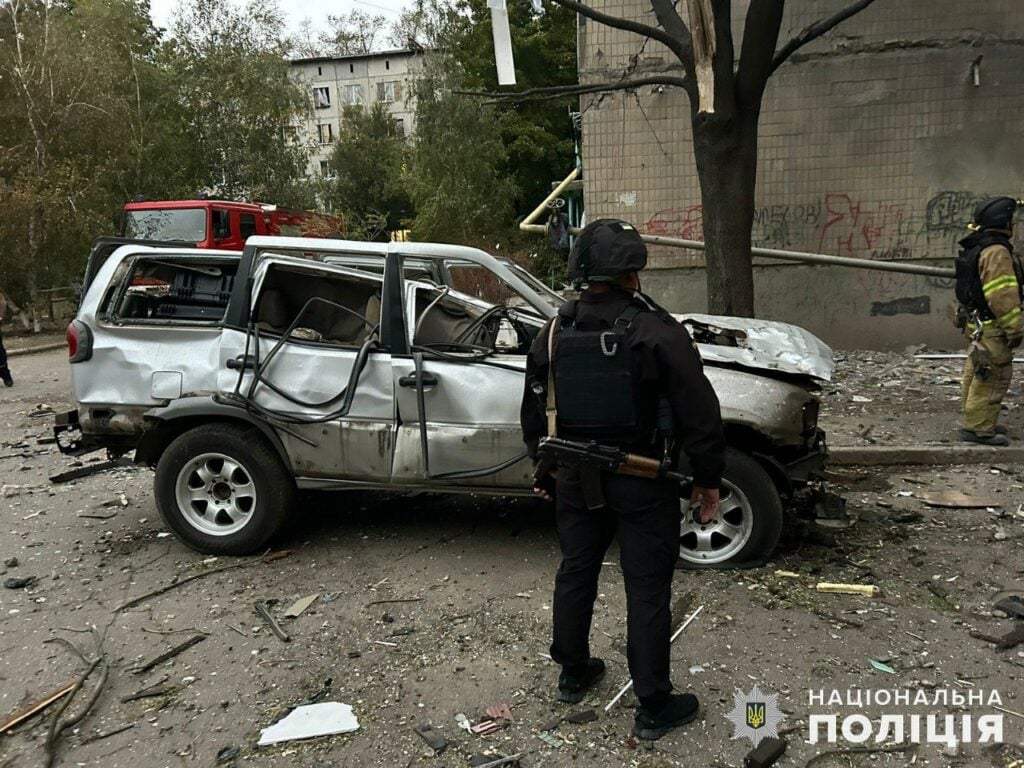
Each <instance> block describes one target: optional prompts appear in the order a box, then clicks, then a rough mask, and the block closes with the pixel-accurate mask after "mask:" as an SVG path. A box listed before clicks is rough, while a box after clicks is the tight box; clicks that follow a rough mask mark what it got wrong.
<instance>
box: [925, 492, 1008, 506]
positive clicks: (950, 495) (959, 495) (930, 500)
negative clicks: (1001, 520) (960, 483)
mask: <svg viewBox="0 0 1024 768" xmlns="http://www.w3.org/2000/svg"><path fill="white" fill-rule="evenodd" d="M921 501H923V502H924V503H925V504H927V505H928V506H929V507H948V508H949V509H985V508H986V507H996V508H999V507H1002V506H1003V501H1002V499H997V498H995V497H988V498H984V497H975V496H968V495H967V494H966V493H964V492H963V491H935V492H932V493H923V494H921Z"/></svg>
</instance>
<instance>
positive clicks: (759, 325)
mask: <svg viewBox="0 0 1024 768" xmlns="http://www.w3.org/2000/svg"><path fill="white" fill-rule="evenodd" d="M674 317H675V318H676V319H677V320H679V321H680V322H681V323H683V324H684V325H686V327H687V328H688V329H689V330H690V335H692V336H693V338H694V341H696V342H697V344H698V346H699V347H700V354H701V357H702V358H704V360H706V361H708V362H712V363H723V364H731V365H739V366H742V367H744V368H753V369H757V370H770V371H779V372H780V373H788V374H794V375H797V376H810V377H811V378H812V379H816V380H818V381H831V379H832V370H833V368H834V367H835V360H834V357H833V355H832V349H831V348H830V347H829V346H828V345H827V344H826V343H825V342H823V341H822V340H821V339H819V338H818V337H817V336H815V335H814V334H813V333H810V332H809V331H805V330H804V329H803V328H799V327H797V326H795V325H790V324H789V323H780V322H776V321H774V320H757V319H752V318H746V317H722V316H718V315H695V314H686V315H674Z"/></svg>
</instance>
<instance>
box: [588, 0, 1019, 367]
mask: <svg viewBox="0 0 1024 768" xmlns="http://www.w3.org/2000/svg"><path fill="white" fill-rule="evenodd" d="M845 4H846V0H821V1H820V2H815V3H801V4H799V6H798V5H797V4H796V3H791V4H790V7H791V9H790V11H789V12H788V15H787V18H786V20H785V21H784V23H783V32H782V34H781V35H780V46H781V45H782V43H783V42H784V41H785V40H787V39H789V37H791V36H792V35H793V34H794V33H795V32H796V31H798V30H800V29H802V28H803V27H805V26H806V25H807V24H809V23H811V22H813V21H814V20H816V19H817V18H820V17H823V16H826V15H828V14H829V12H830V11H831V10H834V9H835V8H838V7H840V6H841V5H845ZM595 5H596V6H597V7H599V8H601V9H602V10H605V11H607V12H610V13H616V14H618V15H625V16H631V17H635V18H640V19H643V20H645V21H648V22H649V23H653V19H652V18H651V17H650V14H649V13H648V14H644V13H643V12H642V8H643V7H647V5H646V3H645V2H643V0H598V1H597V2H596V3H595ZM681 5H683V4H681ZM745 7H746V3H745V2H742V1H741V0H736V2H734V39H735V40H736V41H737V50H739V45H738V42H739V40H740V36H741V34H742V22H743V15H744V10H745ZM979 56H980V57H982V58H981V61H980V66H979V72H978V74H979V79H980V84H979V85H977V86H976V85H975V84H974V80H973V75H972V63H973V62H974V61H976V60H977V59H978V57H979ZM634 61H635V62H636V63H635V64H633V65H632V66H633V68H634V70H635V71H636V72H637V74H651V73H655V72H660V71H670V72H671V71H678V70H677V68H675V67H673V64H672V61H673V59H672V55H671V54H670V53H669V52H668V51H667V50H666V49H664V48H662V47H661V46H660V45H658V44H656V43H650V42H648V43H646V44H644V41H643V40H642V39H641V38H638V37H637V36H635V35H632V34H630V33H627V32H621V31H617V30H611V29H609V28H607V27H602V26H600V25H597V24H594V23H593V22H581V26H580V67H581V75H580V76H581V80H582V81H583V82H598V81H603V80H607V79H609V78H616V77H621V75H622V72H623V70H624V69H626V68H627V67H629V66H631V62H634ZM582 110H583V120H584V123H583V126H584V130H583V133H584V140H583V162H584V170H585V194H586V202H587V216H588V218H589V219H593V218H597V217H601V216H616V217H621V218H624V219H627V220H630V221H633V222H634V223H636V224H637V225H638V226H639V227H640V228H641V229H642V230H644V231H647V232H651V233H657V234H668V235H674V236H679V237H684V238H693V239H698V240H700V239H703V229H702V219H703V216H702V210H703V209H702V206H701V199H700V192H699V187H698V183H697V176H696V169H695V167H694V162H693V155H692V143H691V137H690V127H689V104H688V101H687V98H686V95H685V93H683V92H682V91H681V90H680V89H675V88H671V87H669V88H665V89H663V90H662V92H658V91H657V90H656V89H654V88H644V89H641V90H640V91H637V92H621V93H613V94H603V95H601V96H597V97H584V100H583V104H582ZM759 142H760V160H759V165H758V194H757V206H756V210H755V224H754V240H755V243H756V244H757V245H763V246H766V247H776V248H787V249H792V250H806V251H815V252H823V253H832V254H837V255H842V256H855V257H860V258H871V259H886V260H905V259H906V260H930V261H931V263H944V264H945V265H946V266H951V259H952V257H953V256H954V255H955V253H956V241H957V240H958V239H959V238H960V237H962V236H963V235H964V234H966V230H965V225H966V223H967V222H968V221H969V220H970V212H971V209H972V208H973V206H974V204H975V203H976V202H977V200H978V199H980V198H982V197H984V196H987V195H991V194H1009V195H1013V196H1017V197H1019V198H1024V2H1021V1H1020V0H989V1H988V2H985V3H963V2H958V1H956V0H903V2H900V3H888V2H878V3H875V4H874V5H872V6H871V7H870V8H869V9H868V10H866V11H864V12H862V13H861V14H859V15H858V16H855V17H854V18H852V19H850V20H848V21H847V22H845V23H844V24H843V25H842V26H841V27H839V28H838V29H837V31H836V32H835V33H834V34H833V35H831V36H829V37H828V38H827V39H824V40H820V41H817V42H815V43H813V44H812V45H809V46H807V47H806V48H804V49H802V50H801V51H800V52H799V54H798V55H797V56H796V57H794V59H793V60H792V61H791V63H789V64H785V65H783V66H782V67H781V68H780V69H779V70H778V71H777V72H776V74H775V75H774V76H773V78H772V79H771V81H770V82H769V85H768V89H767V92H766V94H765V99H764V108H763V111H762V118H761V126H760V138H759ZM1019 229H1024V227H1022V228H1019ZM936 260H939V261H936ZM702 265H703V256H702V255H701V254H699V253H693V252H685V251H673V250H670V249H657V250H655V251H654V252H653V258H652V267H654V268H656V269H663V270H667V271H665V272H662V273H658V274H654V273H652V274H651V275H650V276H649V277H648V278H647V283H648V284H649V285H651V286H656V287H657V292H659V293H661V294H662V295H663V297H665V298H666V299H667V300H668V302H669V303H670V304H672V303H674V302H676V301H679V302H684V303H686V304H688V305H690V306H686V307H685V308H687V309H699V308H702V307H703V304H702V301H703V294H704V288H703V283H704V276H703V270H702V269H701V267H702ZM695 269H696V270H700V271H699V273H696V274H693V273H692V270H695ZM756 280H757V286H756V287H757V301H758V306H757V311H758V314H759V315H760V316H763V317H769V318H773V319H784V320H788V321H791V322H796V323H799V324H800V325H803V326H805V327H807V328H810V329H812V330H814V331H815V332H817V333H819V334H820V335H821V336H822V337H823V338H824V339H825V340H826V341H828V342H830V343H832V344H835V345H839V346H842V345H848V344H855V345H857V346H871V347H878V348H887V347H890V348H901V347H903V346H906V345H909V344H916V343H921V342H926V343H929V344H939V343H943V344H945V345H950V344H955V343H957V338H956V337H955V335H952V334H951V332H950V331H949V324H948V320H947V309H948V306H949V304H950V302H951V298H952V291H951V288H949V287H947V286H945V285H942V284H941V281H938V282H936V281H931V282H928V281H927V280H926V279H925V278H920V277H913V276H899V275H890V274H888V273H876V272H861V271H853V270H842V269H838V268H820V267H808V268H804V267H793V266H788V265H784V266H765V267H759V268H758V269H757V270H756ZM925 296H927V297H928V300H927V301H925V300H924V299H923V298H922V297H925ZM693 304H696V306H693ZM678 308H679V309H683V308H684V307H683V306H682V305H680V306H679V307H678ZM889 312H891V313H894V314H884V313H889ZM917 313H923V314H917Z"/></svg>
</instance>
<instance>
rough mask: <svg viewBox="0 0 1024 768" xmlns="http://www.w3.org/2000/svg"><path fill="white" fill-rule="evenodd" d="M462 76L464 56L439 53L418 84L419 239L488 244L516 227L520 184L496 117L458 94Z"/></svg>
mask: <svg viewBox="0 0 1024 768" xmlns="http://www.w3.org/2000/svg"><path fill="white" fill-rule="evenodd" d="M461 82H462V75H461V69H460V67H459V64H458V62H457V61H455V60H454V59H453V58H452V57H450V56H448V55H446V54H445V53H444V52H438V53H436V54H435V55H434V56H432V57H429V58H428V59H427V60H426V63H425V64H424V68H423V71H422V76H421V77H420V79H419V80H418V82H417V86H416V89H415V92H416V135H415V138H414V140H413V151H412V163H411V167H410V173H409V192H410V195H411V197H412V201H413V205H414V207H415V209H416V219H415V222H414V224H413V227H412V232H413V237H414V238H415V239H416V240H435V241H440V242H449V243H483V242H486V241H487V240H489V239H493V238H495V237H501V236H503V235H504V234H506V233H507V232H508V231H509V230H510V229H511V227H512V225H513V218H514V213H513V211H514V208H513V200H514V197H515V193H516V187H515V183H514V181H513V180H512V179H511V178H509V177H508V176H506V175H505V173H504V168H505V165H506V161H507V154H506V150H505V147H504V145H503V144H502V141H501V137H500V136H499V135H498V133H497V131H495V129H494V125H495V120H496V115H495V114H494V112H493V110H492V109H490V108H489V107H487V106H482V105H481V104H480V101H479V99H474V98H472V97H467V96H459V95H457V94H454V93H452V90H453V89H454V90H457V88H458V86H459V85H461ZM453 86H454V88H453Z"/></svg>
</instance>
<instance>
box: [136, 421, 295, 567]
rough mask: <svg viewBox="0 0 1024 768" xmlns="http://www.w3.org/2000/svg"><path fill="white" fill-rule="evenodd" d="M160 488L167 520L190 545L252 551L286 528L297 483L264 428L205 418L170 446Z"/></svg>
mask: <svg viewBox="0 0 1024 768" xmlns="http://www.w3.org/2000/svg"><path fill="white" fill-rule="evenodd" d="M153 495H154V497H155V499H156V506H157V509H158V510H159V511H160V514H161V516H162V517H163V519H164V522H166V523H167V526H168V527H169V528H170V529H171V530H172V531H174V533H175V534H176V535H177V537H178V538H179V539H180V540H181V541H182V542H184V543H185V544H186V545H187V546H189V547H191V548H192V549H194V550H196V551H198V552H203V553H205V554H210V555H247V554H251V553H253V552H255V551H257V550H259V549H261V548H263V547H264V546H265V545H266V544H267V542H269V541H270V540H271V539H272V538H273V537H274V535H275V534H276V533H277V532H278V531H279V530H280V528H281V526H282V524H283V523H284V521H285V518H286V516H287V514H288V511H289V509H290V508H291V507H292V505H293V503H294V499H295V483H294V481H293V480H292V477H291V475H290V474H289V473H288V471H287V469H286V468H285V467H284V465H283V464H282V462H281V459H280V458H279V457H278V455H277V453H276V452H275V450H274V449H273V448H272V447H271V446H270V444H269V443H268V442H267V440H266V439H265V438H264V437H263V435H262V434H261V433H260V431H259V430H258V429H255V428H252V427H244V426H238V425H234V424H206V425H203V426H201V427H196V428H194V429H190V430H188V431H187V432H184V433H183V434H181V435H179V436H178V437H177V438H175V440H174V441H173V442H171V444H170V445H169V446H167V449H166V450H165V451H164V452H163V455H162V456H161V457H160V460H159V462H157V466H156V478H155V480H154V483H153Z"/></svg>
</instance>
